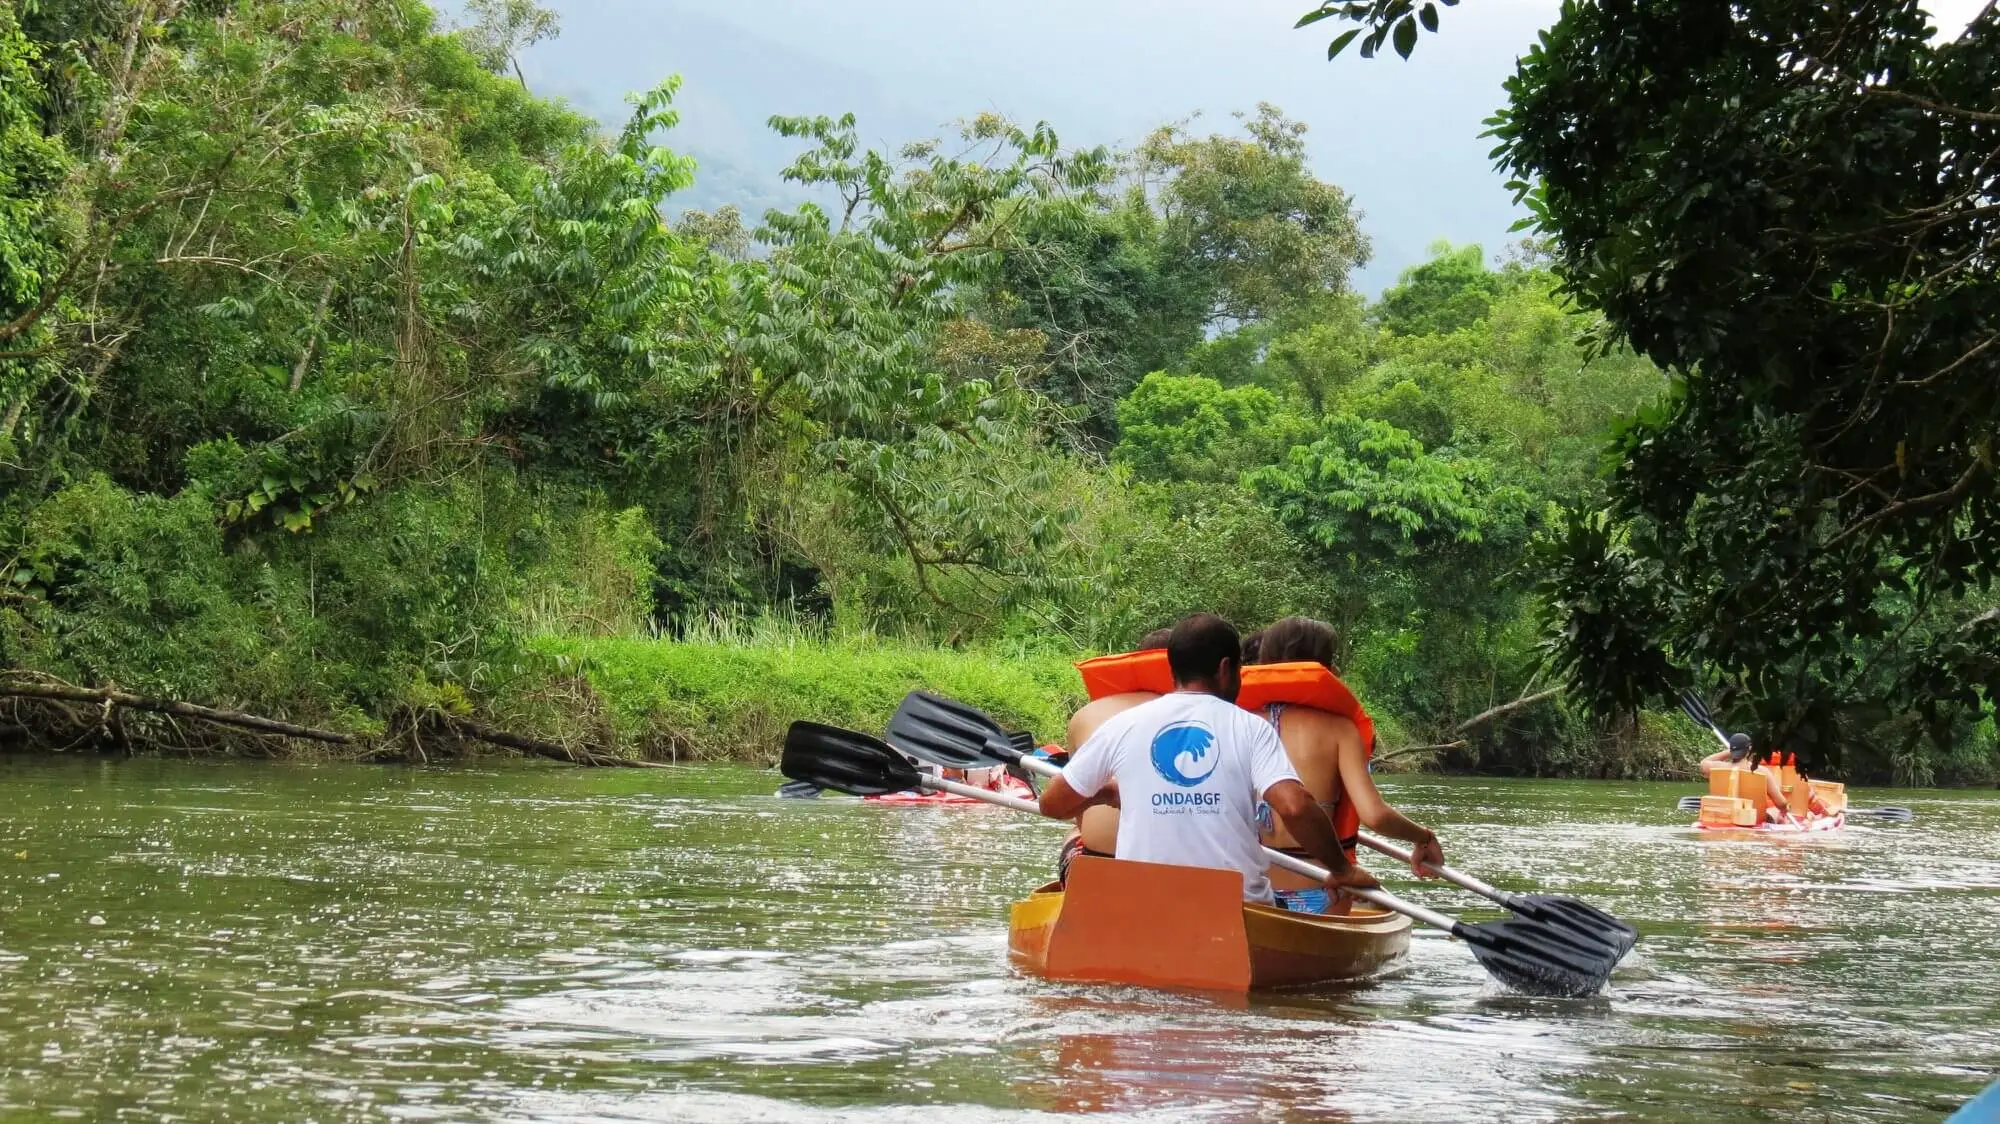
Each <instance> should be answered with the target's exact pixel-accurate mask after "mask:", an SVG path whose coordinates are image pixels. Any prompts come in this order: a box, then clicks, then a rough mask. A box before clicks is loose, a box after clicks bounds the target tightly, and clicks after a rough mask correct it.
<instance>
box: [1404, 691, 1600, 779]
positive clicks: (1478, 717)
mask: <svg viewBox="0 0 2000 1124" xmlns="http://www.w3.org/2000/svg"><path fill="white" fill-rule="evenodd" d="M1562 693H1563V689H1562V688H1561V687H1550V688H1549V689H1548V690H1546V691H1536V692H1535V693H1534V694H1532V695H1522V696H1521V697H1520V698H1518V699H1515V700H1514V701H1513V702H1510V703H1501V704H1500V705H1499V706H1496V707H1494V708H1493V709H1491V710H1482V711H1480V712H1479V713H1478V714H1475V715H1473V716H1472V717H1470V718H1468V719H1466V720H1465V721H1463V722H1460V723H1459V724H1458V725H1457V726H1454V727H1453V728H1452V731H1451V732H1452V733H1454V734H1469V733H1471V732H1472V731H1473V730H1474V729H1475V728H1477V727H1479V726H1484V725H1485V724H1486V723H1488V722H1491V721H1493V720H1494V719H1495V718H1498V717H1500V716H1501V715H1503V714H1510V713H1512V712H1514V711H1516V710H1519V709H1521V708H1522V707H1524V706H1533V705H1534V704H1536V703H1538V702H1541V701H1542V700H1543V699H1547V698H1553V697H1555V696H1556V695H1560V694H1562ZM1470 744H1472V743H1471V742H1468V741H1466V740H1464V739H1463V738H1461V739H1459V740H1458V741H1455V742H1439V743H1438V744H1437V745H1412V746H1404V747H1403V748H1401V749H1394V750H1390V751H1389V752H1388V753H1378V754H1376V755H1375V760H1377V761H1393V760H1395V759H1396V758H1398V757H1407V756H1409V755H1410V754H1412V753H1436V752H1438V751H1440V750H1446V749H1464V748H1465V747H1466V746H1468V745H1470Z"/></svg>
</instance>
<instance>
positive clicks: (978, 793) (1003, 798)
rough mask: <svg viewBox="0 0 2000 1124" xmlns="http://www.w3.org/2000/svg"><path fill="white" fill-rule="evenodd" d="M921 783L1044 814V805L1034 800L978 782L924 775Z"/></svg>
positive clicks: (928, 786)
mask: <svg viewBox="0 0 2000 1124" xmlns="http://www.w3.org/2000/svg"><path fill="white" fill-rule="evenodd" d="M921 783H922V785H923V787H925V788H929V789H935V790H936V791H938V792H949V793H951V794H952V795H953V796H969V797H971V798H972V799H974V800H984V801H986V802H987V803H988V804H997V805H999V806H1000V807H1002V808H1012V809H1013V810H1015V811H1016V812H1033V813H1034V814H1036V815H1038V816H1039V815H1041V814H1042V806H1041V805H1040V804H1037V803H1035V802H1034V801H1033V800H1029V799H1026V798H1024V797H1020V796H1009V795H1007V794H1006V793H1004V792H995V791H993V790H992V789H990V788H980V787H979V786H978V785H976V784H960V783H959V782H957V781H948V780H945V779H944V778H943V777H924V778H923V780H922V782H921Z"/></svg>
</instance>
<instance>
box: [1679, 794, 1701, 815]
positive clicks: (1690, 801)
mask: <svg viewBox="0 0 2000 1124" xmlns="http://www.w3.org/2000/svg"><path fill="white" fill-rule="evenodd" d="M1674 807H1676V808H1679V809H1680V810H1681V811H1683V812H1699V811H1701V797H1699V796H1683V797H1681V802H1680V803H1679V804H1676V805H1674Z"/></svg>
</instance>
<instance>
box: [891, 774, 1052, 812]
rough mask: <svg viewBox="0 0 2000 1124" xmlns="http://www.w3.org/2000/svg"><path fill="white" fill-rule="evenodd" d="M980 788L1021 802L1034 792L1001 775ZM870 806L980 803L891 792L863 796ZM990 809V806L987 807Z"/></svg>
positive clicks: (963, 798) (938, 795) (944, 795)
mask: <svg viewBox="0 0 2000 1124" xmlns="http://www.w3.org/2000/svg"><path fill="white" fill-rule="evenodd" d="M980 787H982V788H985V789H989V790H991V791H993V792H997V793H999V794H1001V795H1002V796H1018V797H1020V798H1021V799H1023V800H1033V799H1034V798H1035V790H1034V789H1032V788H1029V787H1028V786H1027V784H1025V783H1024V782H1022V781H1021V780H1020V779H1019V778H1017V777H1012V776H1008V775H1006V774H1004V773H1003V774H1001V775H1000V778H999V779H998V780H996V781H994V782H992V783H989V784H985V785H981V786H980ZM861 799H862V800H864V801H867V802H868V803H871V804H979V803H981V801H978V800H975V799H973V798H972V797H970V796H959V795H956V794H954V793H950V792H891V793H888V794H887V795H884V796H864V797H862V798H861ZM988 806H989V807H990V805H988Z"/></svg>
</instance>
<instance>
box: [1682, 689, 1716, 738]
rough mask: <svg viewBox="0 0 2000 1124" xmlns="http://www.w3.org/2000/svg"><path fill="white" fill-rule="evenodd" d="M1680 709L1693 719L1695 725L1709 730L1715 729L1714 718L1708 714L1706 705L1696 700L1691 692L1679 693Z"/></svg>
mask: <svg viewBox="0 0 2000 1124" xmlns="http://www.w3.org/2000/svg"><path fill="white" fill-rule="evenodd" d="M1681 709H1682V710H1684V711H1686V712H1687V716H1688V717H1689V718H1692V719H1694V721H1695V725H1697V726H1707V727H1708V728H1709V729H1711V730H1713V729H1715V728H1716V727H1715V719H1714V717H1713V716H1711V715H1710V714H1709V713H1708V705H1707V704H1706V703H1704V702H1702V701H1701V700H1700V699H1699V698H1696V697H1695V693H1694V692H1693V691H1682V692H1681Z"/></svg>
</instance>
